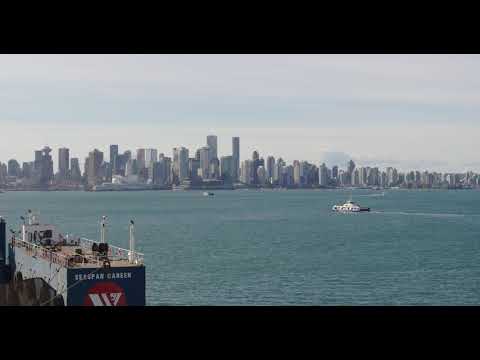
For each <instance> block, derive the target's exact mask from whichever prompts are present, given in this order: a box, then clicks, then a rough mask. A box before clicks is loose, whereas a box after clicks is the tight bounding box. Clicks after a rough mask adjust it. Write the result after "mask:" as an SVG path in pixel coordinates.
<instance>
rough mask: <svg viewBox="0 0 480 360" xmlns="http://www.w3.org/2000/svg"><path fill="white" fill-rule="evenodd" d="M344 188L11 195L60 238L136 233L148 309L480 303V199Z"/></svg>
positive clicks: (114, 238)
mask: <svg viewBox="0 0 480 360" xmlns="http://www.w3.org/2000/svg"><path fill="white" fill-rule="evenodd" d="M352 194H353V200H354V201H357V202H359V203H360V204H361V205H363V206H369V207H371V208H372V212H370V213H361V214H336V213H333V212H332V211H331V207H332V205H334V204H335V203H343V202H344V201H345V200H347V198H348V197H349V195H350V191H344V190H288V191H271V190H265V191H257V190H238V191H215V196H213V197H205V196H203V194H202V192H201V191H187V192H179V191H177V192H172V191H144V192H106V193H91V192H7V193H4V194H0V215H2V216H4V217H5V218H6V219H7V221H8V225H9V227H15V228H16V227H17V226H19V225H20V223H21V221H20V219H19V217H20V216H21V215H23V214H24V212H25V211H26V210H27V209H29V208H31V209H35V210H38V211H39V212H40V214H41V218H42V220H44V221H46V222H51V223H55V224H57V225H58V226H59V227H60V230H61V231H63V232H69V233H74V234H77V235H82V236H85V237H88V238H93V239H98V238H99V220H100V217H101V216H102V215H107V216H108V219H109V230H108V235H107V236H108V241H109V242H111V243H113V244H115V245H118V246H122V247H128V222H129V220H130V219H133V220H134V221H135V224H136V239H137V247H138V250H139V251H141V252H143V253H145V261H146V266H147V304H148V305H470V304H474V305H478V304H479V303H480V192H479V191H470V190H463V191H462V190H459V191H453V190H452V191H441V190H432V191H415V190H389V191H386V193H385V196H380V192H373V191H368V190H355V191H353V193H352Z"/></svg>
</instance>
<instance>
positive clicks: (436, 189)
mask: <svg viewBox="0 0 480 360" xmlns="http://www.w3.org/2000/svg"><path fill="white" fill-rule="evenodd" d="M206 190H211V191H236V190H249V191H260V192H261V191H287V190H288V191H291V190H311V191H335V190H337V191H338V190H340V191H352V190H370V191H374V192H384V191H405V190H409V191H452V190H462V191H465V190H473V191H475V190H477V191H478V190H480V188H384V189H373V188H341V187H337V188H325V187H304V188H302V187H291V188H290V187H289V188H269V187H239V188H234V189H229V188H199V189H128V190H122V189H120V190H100V191H95V190H85V189H8V190H7V189H0V194H6V193H9V192H87V193H111V192H139V191H140V192H142V191H171V192H185V191H206Z"/></svg>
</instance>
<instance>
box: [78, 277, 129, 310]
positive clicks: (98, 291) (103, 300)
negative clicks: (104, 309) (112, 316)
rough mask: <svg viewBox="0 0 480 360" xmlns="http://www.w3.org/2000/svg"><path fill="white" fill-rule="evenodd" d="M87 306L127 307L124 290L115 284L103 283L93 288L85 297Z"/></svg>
mask: <svg viewBox="0 0 480 360" xmlns="http://www.w3.org/2000/svg"><path fill="white" fill-rule="evenodd" d="M84 305H86V306H126V305H127V301H126V298H125V292H124V290H123V289H122V288H121V287H120V286H118V285H117V284H115V283H114V282H102V283H98V284H96V285H95V286H93V287H91V288H90V289H89V290H88V293H87V296H86V297H85V301H84Z"/></svg>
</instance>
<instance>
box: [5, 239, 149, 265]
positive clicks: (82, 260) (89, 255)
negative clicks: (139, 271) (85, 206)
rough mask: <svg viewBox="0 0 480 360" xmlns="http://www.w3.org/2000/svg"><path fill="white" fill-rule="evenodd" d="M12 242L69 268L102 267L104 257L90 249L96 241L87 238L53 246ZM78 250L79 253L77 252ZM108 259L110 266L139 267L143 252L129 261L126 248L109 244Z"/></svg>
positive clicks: (18, 240)
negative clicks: (76, 242)
mask: <svg viewBox="0 0 480 360" xmlns="http://www.w3.org/2000/svg"><path fill="white" fill-rule="evenodd" d="M12 243H13V244H14V246H15V247H19V248H23V249H25V251H26V252H27V254H29V255H31V256H33V257H39V258H42V259H44V260H47V261H50V262H52V263H55V264H59V265H61V266H63V267H66V268H69V269H70V268H74V269H78V268H99V267H104V259H103V258H102V257H101V256H100V255H99V254H98V252H95V253H94V252H93V251H92V245H93V244H94V243H96V244H98V242H96V241H92V240H89V239H85V238H81V239H79V242H78V244H75V245H73V244H72V245H70V244H69V245H56V246H55V247H46V246H40V245H36V244H33V243H31V242H27V241H23V240H21V239H15V240H12ZM79 250H81V253H78V251H79ZM108 261H109V265H110V267H111V268H118V267H139V266H143V254H142V253H139V252H135V253H134V254H133V261H129V251H128V250H126V249H123V248H120V247H116V246H113V245H109V248H108Z"/></svg>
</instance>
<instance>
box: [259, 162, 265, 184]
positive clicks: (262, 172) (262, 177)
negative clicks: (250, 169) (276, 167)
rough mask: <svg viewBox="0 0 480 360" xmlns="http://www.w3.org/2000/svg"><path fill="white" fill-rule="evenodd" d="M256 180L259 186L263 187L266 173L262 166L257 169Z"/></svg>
mask: <svg viewBox="0 0 480 360" xmlns="http://www.w3.org/2000/svg"><path fill="white" fill-rule="evenodd" d="M257 179H258V183H259V184H260V185H265V183H266V182H267V171H266V170H265V167H264V166H263V165H261V166H259V167H258V168H257Z"/></svg>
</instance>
